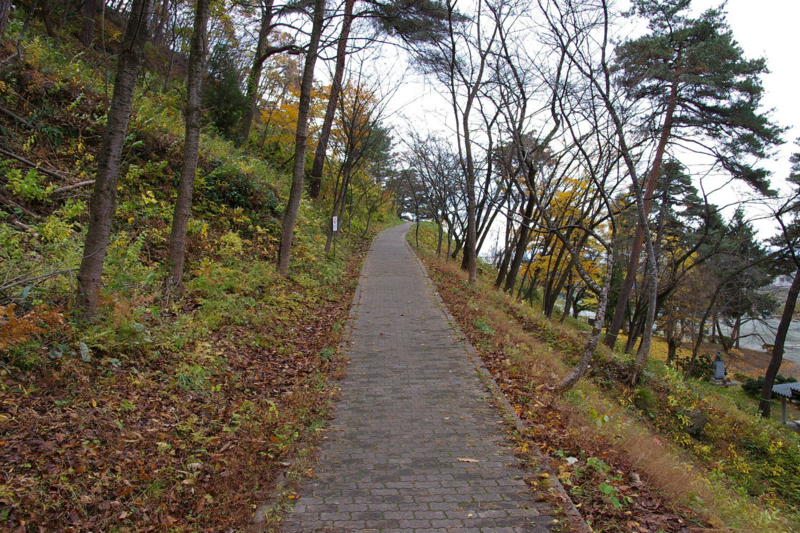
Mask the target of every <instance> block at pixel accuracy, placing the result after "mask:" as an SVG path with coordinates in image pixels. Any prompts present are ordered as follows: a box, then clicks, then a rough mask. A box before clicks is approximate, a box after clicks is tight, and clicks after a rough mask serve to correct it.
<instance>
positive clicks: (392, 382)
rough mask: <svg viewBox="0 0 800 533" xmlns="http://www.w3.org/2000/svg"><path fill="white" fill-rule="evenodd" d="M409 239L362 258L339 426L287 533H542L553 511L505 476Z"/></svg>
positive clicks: (465, 361)
mask: <svg viewBox="0 0 800 533" xmlns="http://www.w3.org/2000/svg"><path fill="white" fill-rule="evenodd" d="M407 228H408V226H407V225H403V226H398V227H395V228H392V229H389V230H387V231H385V232H383V233H382V234H380V235H379V236H378V238H377V239H376V240H375V242H374V243H373V246H372V249H371V250H370V253H369V255H368V257H367V262H366V264H365V266H364V269H363V271H362V274H361V287H360V298H359V301H358V304H357V307H356V313H355V322H354V324H353V330H352V335H351V340H352V346H351V348H350V350H349V352H348V355H349V359H350V365H349V367H348V371H347V378H346V379H345V380H344V381H343V382H342V399H341V401H340V402H339V404H338V406H337V411H336V419H335V420H334V421H333V422H332V427H331V428H330V430H329V432H328V440H327V441H325V444H324V446H323V449H322V453H321V464H320V467H319V468H318V473H317V475H316V477H315V479H314V481H313V482H312V483H310V484H309V486H307V487H306V488H305V489H304V490H303V492H302V493H301V497H300V499H299V500H298V503H297V505H296V507H295V510H294V512H293V513H292V514H291V515H290V516H289V517H288V519H287V521H286V523H285V526H284V530H285V531H286V532H298V533H299V532H303V533H305V532H311V531H330V532H346V531H347V532H349V531H353V532H354V531H380V532H384V533H386V532H395V531H406V532H407V531H425V532H433V531H436V532H494V533H501V532H545V531H547V525H548V524H550V523H552V518H551V517H549V516H547V515H546V513H547V512H548V509H549V508H548V507H547V505H546V504H544V503H535V502H533V501H531V499H530V496H529V494H528V493H527V490H526V485H525V483H524V482H523V481H522V479H521V478H522V476H523V472H522V471H521V470H519V469H517V468H515V467H514V466H513V464H514V463H515V460H514V458H513V457H512V456H511V453H510V450H509V448H508V445H507V443H506V441H505V438H504V436H503V429H504V427H505V426H504V425H503V423H502V416H501V413H500V412H499V410H497V409H496V408H495V407H494V406H493V405H492V404H491V402H490V396H489V393H488V392H487V391H486V390H485V388H484V386H483V385H482V384H481V382H480V380H479V378H478V376H477V372H476V369H475V366H474V365H473V363H472V362H471V361H470V360H469V358H468V357H467V352H466V351H465V348H464V345H463V343H461V342H459V341H458V340H457V339H456V337H455V335H454V332H453V330H452V328H451V327H450V326H449V325H448V323H447V319H446V318H445V316H444V314H443V312H442V310H441V309H440V308H439V307H438V306H437V304H436V303H434V299H433V295H432V293H431V290H430V288H429V286H428V284H427V282H426V278H425V274H424V273H423V272H422V269H421V268H420V266H419V263H418V261H417V259H416V258H415V257H414V256H413V255H412V252H411V251H410V250H409V248H408V247H407V246H406V244H405V242H404V239H403V235H404V233H405V231H406V229H407ZM460 459H467V460H468V461H461V460H460ZM473 461H474V462H473Z"/></svg>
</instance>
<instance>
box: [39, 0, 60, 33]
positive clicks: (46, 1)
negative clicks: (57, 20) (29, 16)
mask: <svg viewBox="0 0 800 533" xmlns="http://www.w3.org/2000/svg"><path fill="white" fill-rule="evenodd" d="M50 11H51V9H50V0H40V2H39V14H40V15H41V17H42V22H43V23H44V29H45V32H46V33H47V36H48V37H50V38H51V39H55V38H56V30H55V28H54V27H53V19H52V18H51V17H50Z"/></svg>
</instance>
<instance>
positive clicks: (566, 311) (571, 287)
mask: <svg viewBox="0 0 800 533" xmlns="http://www.w3.org/2000/svg"><path fill="white" fill-rule="evenodd" d="M574 290H575V286H574V285H572V284H570V285H567V295H566V297H565V298H564V310H563V312H562V313H561V320H560V322H561V323H562V324H563V323H564V321H565V320H566V319H567V316H569V308H570V307H571V306H572V293H573V291H574Z"/></svg>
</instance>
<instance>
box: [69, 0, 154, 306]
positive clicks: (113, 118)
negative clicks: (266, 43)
mask: <svg viewBox="0 0 800 533" xmlns="http://www.w3.org/2000/svg"><path fill="white" fill-rule="evenodd" d="M151 2H152V0H133V3H132V4H131V12H130V15H129V17H128V23H127V24H126V26H125V35H124V37H123V46H122V52H121V54H120V57H119V63H118V65H117V77H116V82H115V83H114V93H113V95H112V97H111V105H110V107H109V109H108V119H107V124H106V132H105V135H104V136H103V143H102V145H101V146H100V154H99V156H98V159H97V174H96V176H95V183H94V191H93V192H92V198H91V201H90V203H89V227H88V230H87V233H86V241H85V244H84V249H83V258H82V260H81V266H80V270H79V271H78V293H77V307H78V309H79V312H80V313H81V314H83V316H84V317H86V318H92V317H94V315H95V314H96V313H97V302H98V298H99V296H100V284H101V280H102V275H103V262H104V260H105V255H106V247H107V246H108V240H109V237H110V235H111V225H112V222H113V220H114V208H115V204H116V200H117V180H118V179H119V167H120V161H121V159H122V147H123V144H124V143H125V136H126V134H127V131H128V120H129V119H130V116H131V107H132V104H133V94H134V91H135V89H136V78H137V76H138V74H139V63H141V59H142V56H143V54H144V44H145V42H146V41H147V23H148V19H149V17H150V11H151V5H152V4H151Z"/></svg>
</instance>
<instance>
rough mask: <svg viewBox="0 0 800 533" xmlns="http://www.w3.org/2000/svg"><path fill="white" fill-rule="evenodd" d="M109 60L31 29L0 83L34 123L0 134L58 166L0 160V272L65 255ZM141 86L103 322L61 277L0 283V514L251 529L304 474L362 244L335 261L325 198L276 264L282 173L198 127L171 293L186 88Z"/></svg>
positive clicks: (77, 527)
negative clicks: (78, 317) (181, 268)
mask: <svg viewBox="0 0 800 533" xmlns="http://www.w3.org/2000/svg"><path fill="white" fill-rule="evenodd" d="M17 30H18V28H13V27H12V29H11V30H10V31H12V32H14V31H17ZM7 52H9V51H6V53H7ZM103 61H105V58H103V57H98V56H93V55H92V54H91V53H86V54H79V55H75V54H72V53H71V52H70V51H69V48H68V43H67V44H65V43H64V42H62V43H61V44H59V45H55V44H54V43H51V42H49V41H47V40H46V39H44V38H41V37H34V38H33V40H31V41H29V42H28V43H26V44H25V46H24V47H23V61H21V62H20V63H18V64H17V65H16V66H15V67H14V69H13V71H12V72H11V73H9V74H8V75H7V76H6V77H5V79H4V80H3V82H2V84H0V106H2V107H3V108H4V109H7V110H9V111H11V112H12V113H13V114H16V115H18V116H19V117H22V118H23V119H24V121H20V120H17V119H14V118H12V117H11V116H10V115H9V114H8V113H5V114H2V115H0V127H2V130H3V136H4V139H5V141H6V144H5V147H6V148H7V149H9V150H12V151H14V152H15V153H18V154H21V155H23V156H24V157H25V158H27V159H30V160H33V161H36V162H37V163H39V164H41V165H42V166H45V167H47V168H50V169H58V170H59V171H60V172H61V173H62V174H63V179H61V178H54V177H52V176H48V175H45V174H43V173H38V172H33V173H32V172H30V169H29V167H27V166H26V165H23V164H20V163H19V162H17V161H14V160H12V159H10V158H5V159H4V160H2V161H0V165H2V167H3V172H2V175H0V194H2V199H1V200H2V202H3V205H0V254H2V261H0V264H2V269H3V271H2V275H6V274H13V275H17V274H20V273H21V274H24V275H25V276H28V277H32V276H35V275H39V274H49V273H51V272H53V271H55V270H64V269H71V268H74V267H76V266H77V262H78V259H79V257H80V253H81V245H82V237H83V231H84V229H85V223H86V202H87V197H88V188H87V187H79V188H76V189H72V190H70V191H68V192H66V193H64V194H54V193H53V190H54V189H57V188H59V187H64V186H66V185H70V184H76V183H79V182H81V181H83V180H86V179H90V178H91V173H92V168H93V166H92V165H93V161H94V158H95V156H96V151H97V148H98V145H99V141H100V139H101V135H102V131H103V126H104V120H105V118H104V109H105V105H106V104H107V99H106V98H105V96H104V95H103V91H104V84H103V82H102V80H103V76H102V74H103V72H104V70H103V69H102V68H100V67H98V65H101V64H103ZM144 84H145V87H144V89H143V90H142V91H140V93H139V95H138V96H137V99H136V102H135V104H134V109H135V110H136V115H135V117H134V118H133V120H132V123H131V128H130V135H129V139H128V142H127V143H126V148H125V162H124V166H123V176H122V178H121V180H120V198H119V201H118V210H117V216H116V220H115V232H114V235H113V236H112V242H111V245H110V247H109V255H108V260H107V268H106V271H105V279H104V292H103V295H102V301H103V310H102V314H101V319H100V321H99V322H97V323H96V324H93V325H86V324H79V323H75V322H74V321H73V320H72V319H71V318H70V306H71V302H72V294H73V289H74V285H73V283H74V279H73V278H72V275H71V274H70V273H69V272H67V273H65V274H61V275H56V276H52V277H46V278H43V279H41V280H38V281H36V282H29V283H25V284H22V285H20V286H17V287H14V288H11V289H9V290H7V291H6V292H5V293H4V294H0V297H2V298H3V300H2V301H0V315H2V316H0V358H1V359H2V361H1V362H2V365H1V366H0V470H2V472H3V476H2V478H0V530H10V531H17V530H21V531H33V530H36V528H37V527H38V528H41V529H39V530H40V531H104V532H113V531H120V532H121V531H134V530H135V531H151V530H152V531H154V530H159V531H176V532H177V531H222V530H224V531H241V530H245V529H246V528H247V527H248V526H247V525H248V524H249V523H250V521H251V519H252V517H253V514H254V511H255V510H256V509H257V508H258V511H259V514H260V515H261V516H264V515H267V519H268V520H267V523H266V525H264V526H262V527H269V525H270V524H275V523H277V521H278V520H279V516H280V511H281V509H282V508H284V506H285V504H286V503H287V502H289V501H291V499H292V498H293V493H292V490H291V480H292V479H296V478H301V477H305V476H309V475H312V472H311V471H310V470H309V466H308V464H307V461H306V460H305V459H304V457H305V456H306V455H307V454H308V450H309V448H308V444H309V443H311V442H313V439H314V435H315V433H316V429H317V428H319V426H320V425H321V424H322V423H323V421H324V419H325V417H326V416H327V413H328V409H329V408H330V406H331V401H332V394H333V388H332V386H331V384H330V379H331V377H335V376H336V375H337V374H338V373H339V372H340V371H341V368H340V366H341V363H340V361H339V359H338V356H337V348H338V343H339V340H340V336H341V331H342V325H343V321H344V319H345V317H346V313H347V311H348V309H349V305H350V301H351V299H352V294H353V291H354V289H355V283H356V280H357V275H358V271H359V266H360V264H361V261H362V259H363V257H364V254H365V252H366V245H367V244H368V242H369V239H365V240H359V239H356V238H354V239H352V240H348V239H342V240H341V241H340V242H339V247H338V252H337V258H332V257H325V256H324V254H323V247H324V233H323V230H322V228H324V227H325V220H326V217H325V214H324V213H326V212H327V211H328V209H329V208H328V207H326V206H325V205H324V204H323V205H313V204H310V203H308V204H307V203H304V204H303V205H302V207H301V212H300V216H299V220H298V228H297V234H296V239H295V247H294V263H293V267H292V276H291V278H290V279H284V278H281V277H279V276H278V275H277V274H276V273H275V269H274V266H273V260H274V257H275V255H276V251H277V243H278V235H279V231H280V227H279V220H278V219H279V217H280V212H281V208H282V206H283V205H284V204H285V197H286V194H287V192H288V184H289V178H288V177H287V176H285V175H284V174H283V172H282V171H281V170H279V169H276V168H273V167H271V166H270V165H269V164H268V163H266V162H265V161H263V160H262V159H259V158H258V157H257V156H255V155H252V154H249V153H247V152H243V151H238V150H235V149H234V148H233V146H232V145H231V144H230V143H228V142H227V141H225V140H223V139H220V138H218V137H216V136H215V135H214V134H213V133H212V132H207V133H206V134H205V135H204V136H203V142H202V155H201V167H202V168H201V171H200V172H199V175H201V176H203V177H204V179H203V180H200V179H199V180H198V183H197V192H196V198H195V203H194V207H193V220H192V221H191V223H190V227H189V246H188V253H189V256H188V258H187V265H188V270H189V272H188V273H187V283H186V287H187V290H186V294H185V295H184V296H183V297H181V298H178V299H176V298H172V297H170V295H168V294H164V292H163V285H162V281H163V279H164V275H165V269H164V265H163V264H162V263H161V260H162V259H163V258H164V257H165V249H166V242H167V239H168V235H169V224H170V221H171V215H172V213H171V205H172V202H173V201H174V197H175V191H174V183H175V180H176V176H177V173H178V171H179V169H180V148H181V136H182V119H181V117H180V111H179V109H180V102H181V93H180V89H176V90H173V91H171V92H168V93H166V94H161V93H160V92H159V91H158V90H156V89H155V88H156V87H160V84H161V82H158V81H157V80H152V79H148V78H145V79H144ZM26 122H27V123H26ZM378 218H379V221H378V222H379V225H386V224H388V223H391V222H392V221H391V217H389V216H388V215H387V214H386V213H381V214H379V215H378ZM373 222H374V220H373ZM363 224H364V222H363V221H361V220H356V221H354V224H353V225H354V232H355V233H356V234H358V233H359V232H360V229H361V228H362V227H363ZM25 227H27V228H28V229H24V228H25ZM12 302H13V305H9V304H11V303H12ZM287 470H288V475H287V476H283V475H280V476H279V474H282V473H284V472H286V471H287ZM276 479H283V480H284V481H283V482H282V484H281V486H282V487H283V488H282V489H281V490H279V491H276V487H275V482H276ZM265 501H266V502H268V503H267V505H263V504H264V502H265Z"/></svg>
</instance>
